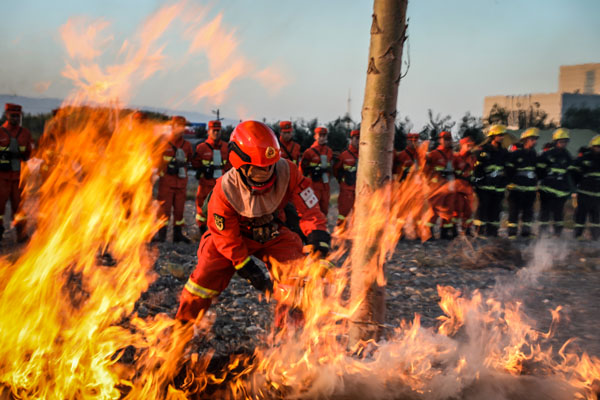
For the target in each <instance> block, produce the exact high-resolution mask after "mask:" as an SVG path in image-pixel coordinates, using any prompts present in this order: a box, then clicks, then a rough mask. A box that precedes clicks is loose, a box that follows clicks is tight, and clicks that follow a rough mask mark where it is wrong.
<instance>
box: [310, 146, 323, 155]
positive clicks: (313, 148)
mask: <svg viewBox="0 0 600 400" xmlns="http://www.w3.org/2000/svg"><path fill="white" fill-rule="evenodd" d="M311 149H312V151H314V152H315V153H316V154H317V155H318V156H319V157H321V153H319V150H317V149H316V148H315V147H311Z"/></svg>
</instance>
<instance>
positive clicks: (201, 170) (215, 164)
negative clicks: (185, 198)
mask: <svg viewBox="0 0 600 400" xmlns="http://www.w3.org/2000/svg"><path fill="white" fill-rule="evenodd" d="M208 129H209V137H208V138H207V139H206V141H204V142H202V143H199V144H198V146H196V153H195V154H194V158H193V159H192V167H194V168H195V169H196V170H197V174H196V177H197V178H198V190H197V191H196V223H197V224H198V227H199V228H200V234H202V233H204V231H205V230H206V215H204V212H203V211H202V207H203V205H204V201H205V200H206V197H207V196H208V194H209V193H210V192H211V191H212V190H213V188H214V187H215V184H216V182H217V178H219V177H221V176H222V175H223V174H224V173H225V172H226V171H227V170H229V168H231V165H230V164H229V161H227V155H228V153H229V150H228V149H227V142H225V141H223V140H220V138H219V137H220V133H221V121H210V122H209V123H208ZM210 131H214V132H215V134H214V136H216V137H217V139H215V138H214V136H213V137H210V136H211V135H210Z"/></svg>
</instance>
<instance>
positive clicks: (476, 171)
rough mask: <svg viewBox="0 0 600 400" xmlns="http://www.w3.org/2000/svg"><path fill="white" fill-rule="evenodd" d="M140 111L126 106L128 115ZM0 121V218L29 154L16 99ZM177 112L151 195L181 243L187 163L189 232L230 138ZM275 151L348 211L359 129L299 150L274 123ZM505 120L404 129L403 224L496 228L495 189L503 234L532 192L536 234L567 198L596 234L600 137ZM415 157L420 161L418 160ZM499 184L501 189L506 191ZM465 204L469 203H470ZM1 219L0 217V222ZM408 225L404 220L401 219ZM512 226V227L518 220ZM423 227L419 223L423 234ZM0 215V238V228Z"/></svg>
mask: <svg viewBox="0 0 600 400" xmlns="http://www.w3.org/2000/svg"><path fill="white" fill-rule="evenodd" d="M137 115H139V116H143V114H142V113H136V116H137ZM5 116H6V121H5V122H4V124H3V125H2V127H0V131H1V132H0V180H2V181H3V182H2V185H1V187H0V188H1V190H0V220H3V218H4V214H5V213H4V211H5V207H6V204H7V202H8V200H10V202H11V204H12V205H18V204H20V196H21V190H20V189H19V179H20V170H21V162H22V161H27V160H28V158H29V157H30V155H31V151H32V147H33V140H32V137H31V134H30V132H29V131H28V130H27V129H26V128H24V127H22V126H21V118H22V109H21V106H20V105H17V104H10V103H7V104H6V105H5ZM186 124H187V121H186V119H185V118H184V117H181V116H175V117H173V118H172V119H171V121H170V126H171V129H170V132H171V136H170V138H169V141H168V146H167V147H166V150H165V152H164V154H163V163H162V166H161V168H160V170H159V179H158V200H159V201H160V203H161V205H162V210H163V217H164V220H165V226H164V227H163V228H161V229H160V231H159V232H158V234H157V236H156V237H155V240H156V241H165V240H166V235H167V224H168V223H169V219H170V217H171V215H172V216H173V225H174V227H173V241H175V242H180V241H182V242H189V241H190V240H189V238H187V237H186V236H185V235H184V233H183V226H184V223H185V220H184V217H183V212H184V204H185V199H186V188H187V182H188V169H190V170H194V171H195V175H196V178H197V180H198V189H197V193H196V222H197V225H198V229H199V233H200V235H202V234H203V233H204V232H205V231H206V230H207V218H208V216H207V215H206V207H207V204H206V203H207V198H209V197H210V194H211V192H212V191H213V188H214V186H215V184H216V182H217V179H218V178H220V177H221V176H223V174H224V173H225V172H227V171H228V170H229V169H230V168H231V167H232V165H231V162H230V160H229V154H230V151H231V144H230V143H232V142H226V141H224V140H222V139H221V128H222V127H221V122H220V121H219V120H215V121H210V122H209V123H208V138H207V139H206V140H205V141H204V142H201V143H200V144H198V145H197V146H196V148H195V149H193V148H192V146H191V144H190V143H189V142H188V141H186V140H184V137H183V134H184V132H185V131H186ZM279 132H280V135H279V138H278V144H279V153H280V156H281V157H282V158H284V159H287V160H290V161H291V162H292V163H293V164H295V165H296V166H298V167H299V169H300V171H301V173H302V174H303V175H304V176H306V177H307V178H309V179H310V181H311V187H312V190H313V191H314V194H315V196H316V198H317V200H318V206H319V208H320V210H321V212H322V213H323V214H324V215H326V216H327V215H328V212H329V201H330V196H331V192H330V181H331V179H332V178H335V179H336V180H337V181H338V183H339V196H338V201H337V202H338V215H337V222H338V225H343V224H345V223H346V218H347V217H348V216H349V214H350V212H351V211H352V207H353V204H354V196H355V195H354V193H355V185H356V171H357V166H358V156H359V150H358V149H359V130H352V131H351V132H350V141H349V145H348V147H347V149H345V150H344V151H343V152H342V153H341V154H339V153H335V152H334V151H333V150H332V149H331V148H330V147H329V146H328V145H327V138H328V131H327V128H325V127H317V128H316V129H315V130H314V139H315V140H314V143H313V144H312V146H310V147H309V148H308V149H306V150H305V151H304V152H302V151H301V146H300V145H299V144H298V143H296V142H295V141H294V140H293V136H294V132H293V125H292V123H291V121H281V122H280V123H279ZM506 134H507V131H506V128H505V127H504V126H502V125H493V126H491V127H490V129H489V130H488V133H487V140H486V141H484V143H483V144H480V145H477V144H476V143H475V141H474V140H473V139H472V138H470V137H465V138H462V139H460V141H459V143H458V145H459V147H458V149H457V150H458V151H455V143H454V142H453V138H452V135H451V133H450V132H447V131H443V132H441V133H440V134H439V135H438V140H439V146H437V147H436V148H434V149H432V150H429V151H428V149H425V151H424V152H423V151H422V150H421V151H420V150H419V149H420V148H421V147H422V146H420V134H418V133H408V134H407V137H406V139H407V140H406V142H407V144H406V148H405V149H404V150H402V151H400V152H395V153H394V166H393V174H394V175H393V176H394V179H395V180H396V181H398V182H405V181H406V180H407V179H410V177H411V176H415V175H417V174H418V175H419V177H420V178H419V179H421V180H425V182H426V183H427V184H426V185H425V187H426V189H424V190H423V192H424V193H422V195H424V199H423V200H424V203H426V204H427V206H428V209H429V213H425V212H420V213H411V214H410V215H408V216H407V215H404V216H403V218H406V217H408V218H406V219H407V220H406V222H405V223H406V225H407V226H406V230H407V231H409V230H410V231H411V232H416V233H417V234H416V236H421V237H423V238H426V237H431V238H436V235H435V232H436V231H437V230H438V229H436V226H437V225H438V224H439V225H440V226H439V232H440V234H439V237H440V238H442V239H452V238H453V237H455V236H457V235H458V234H459V233H463V234H466V235H475V234H477V235H478V236H497V235H498V228H499V227H500V213H501V211H502V208H503V201H504V198H505V197H506V198H507V201H508V237H509V238H511V239H512V238H516V237H517V235H518V234H520V235H521V236H523V237H529V236H531V235H532V234H533V229H532V228H533V223H534V204H535V202H536V199H537V198H538V196H539V204H540V207H539V208H540V211H539V217H538V221H539V233H540V234H544V233H550V229H552V231H553V233H554V234H555V235H557V236H559V235H560V234H561V232H562V230H563V226H564V208H565V203H566V202H567V200H569V199H573V203H574V204H576V207H575V218H574V219H575V237H577V238H581V237H582V234H583V231H584V228H585V227H586V225H587V227H589V228H590V232H591V235H592V237H593V238H594V239H597V238H599V237H600V209H599V204H600V155H599V152H600V137H598V136H597V137H594V138H593V139H592V141H591V142H590V144H589V146H587V147H584V148H581V149H580V151H579V154H578V155H577V156H576V157H572V156H571V155H570V153H569V151H568V150H567V144H568V142H569V139H570V137H569V131H568V130H567V129H564V128H560V129H557V130H556V131H555V132H554V133H553V136H552V142H550V143H547V144H546V145H545V146H544V149H543V151H542V152H541V153H540V154H538V152H537V151H536V149H535V147H536V144H537V140H538V138H539V130H538V129H537V128H531V129H527V130H525V131H524V132H523V133H522V134H521V137H520V140H519V142H518V143H516V144H513V145H511V146H510V147H509V148H508V149H506V148H505V143H506V140H505V135H506ZM420 164H423V165H420ZM506 192H508V195H507V196H506ZM475 205H477V206H476V208H475ZM12 209H13V220H14V225H15V227H16V231H17V239H18V240H19V241H25V240H26V239H27V234H26V230H25V217H24V215H21V214H20V213H19V212H18V207H16V206H13V207H12ZM286 211H287V212H286V214H287V216H288V218H290V219H292V223H291V224H290V225H291V226H292V227H293V228H296V229H295V231H297V232H298V233H300V232H299V230H298V229H297V216H296V215H295V212H294V210H293V209H292V210H290V209H289V208H288V209H286ZM2 222H4V221H2ZM409 225H412V226H409ZM519 225H520V229H519ZM423 228H425V229H426V230H428V232H426V233H425V234H423V231H424V230H423ZM4 229H5V227H4V223H2V224H0V237H1V235H2V233H3V232H4Z"/></svg>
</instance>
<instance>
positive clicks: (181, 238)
mask: <svg viewBox="0 0 600 400" xmlns="http://www.w3.org/2000/svg"><path fill="white" fill-rule="evenodd" d="M181 228H182V227H181V226H174V227H173V243H177V242H183V243H191V242H192V241H191V240H190V239H188V238H187V237H186V236H185V235H184V234H183V232H182V231H181Z"/></svg>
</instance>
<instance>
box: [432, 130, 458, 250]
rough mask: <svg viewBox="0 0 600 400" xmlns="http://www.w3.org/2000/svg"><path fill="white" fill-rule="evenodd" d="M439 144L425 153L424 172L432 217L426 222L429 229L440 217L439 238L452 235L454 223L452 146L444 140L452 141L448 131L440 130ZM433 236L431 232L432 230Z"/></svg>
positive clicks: (446, 237)
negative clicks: (426, 177) (427, 184)
mask: <svg viewBox="0 0 600 400" xmlns="http://www.w3.org/2000/svg"><path fill="white" fill-rule="evenodd" d="M439 137H440V139H441V140H442V144H440V145H439V146H438V147H437V148H436V149H435V150H432V151H431V152H430V153H429V154H427V159H426V173H427V175H428V176H429V187H430V190H429V197H428V201H429V205H430V206H431V209H432V211H433V217H431V218H430V219H429V222H427V226H429V227H430V228H431V229H433V227H434V226H435V224H436V221H437V220H438V218H439V219H441V222H442V229H441V238H442V239H449V238H450V237H451V236H452V235H453V229H454V224H453V223H452V214H453V213H454V203H455V195H454V164H453V163H454V154H453V152H452V147H451V146H450V147H448V146H447V145H446V142H447V141H449V142H450V144H451V143H452V136H451V134H450V132H445V131H444V132H441V133H440V136H439ZM432 237H433V232H432Z"/></svg>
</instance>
